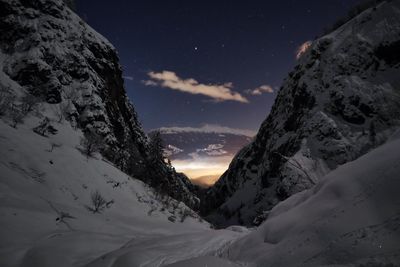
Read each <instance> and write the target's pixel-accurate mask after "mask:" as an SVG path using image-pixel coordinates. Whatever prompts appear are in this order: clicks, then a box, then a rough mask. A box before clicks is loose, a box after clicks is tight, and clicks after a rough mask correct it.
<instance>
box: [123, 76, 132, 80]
mask: <svg viewBox="0 0 400 267" xmlns="http://www.w3.org/2000/svg"><path fill="white" fill-rule="evenodd" d="M122 78H124V79H125V80H130V81H133V77H132V76H122Z"/></svg>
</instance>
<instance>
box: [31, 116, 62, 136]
mask: <svg viewBox="0 0 400 267" xmlns="http://www.w3.org/2000/svg"><path fill="white" fill-rule="evenodd" d="M33 131H34V132H35V133H37V134H39V135H41V136H44V137H47V136H48V135H49V134H53V135H54V134H57V132H58V130H57V129H56V128H54V127H53V126H52V125H51V124H50V119H49V118H47V117H45V118H44V119H43V120H42V121H41V122H40V123H39V125H38V126H36V127H35V128H33Z"/></svg>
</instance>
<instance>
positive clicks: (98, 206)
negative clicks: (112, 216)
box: [85, 190, 114, 213]
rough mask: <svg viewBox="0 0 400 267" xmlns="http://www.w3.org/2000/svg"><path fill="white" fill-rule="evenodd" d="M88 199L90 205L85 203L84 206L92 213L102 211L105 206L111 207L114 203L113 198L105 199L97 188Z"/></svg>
mask: <svg viewBox="0 0 400 267" xmlns="http://www.w3.org/2000/svg"><path fill="white" fill-rule="evenodd" d="M90 199H91V202H92V203H91V204H92V206H88V205H86V206H85V207H86V209H87V210H89V211H91V212H93V213H102V212H103V211H104V209H105V208H109V207H111V205H112V204H113V203H114V200H110V201H107V200H106V199H105V198H104V197H103V196H102V195H101V194H100V193H99V191H97V190H96V191H95V192H93V193H92V194H91V195H90Z"/></svg>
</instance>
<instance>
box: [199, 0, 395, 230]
mask: <svg viewBox="0 0 400 267" xmlns="http://www.w3.org/2000/svg"><path fill="white" fill-rule="evenodd" d="M398 55H400V1H384V2H383V3H381V4H379V5H378V6H377V7H375V8H370V9H367V10H366V11H364V12H363V13H361V14H360V15H358V16H357V17H355V18H354V19H352V20H350V21H349V22H348V23H346V24H344V25H343V26H341V27H340V28H338V29H337V30H335V31H334V32H332V33H331V34H328V35H326V36H323V37H322V38H320V39H317V40H315V41H313V43H312V45H311V47H310V48H309V49H308V51H307V52H306V53H305V54H303V56H302V57H301V58H300V60H299V62H298V65H297V66H296V67H295V68H294V70H293V71H292V72H291V73H289V76H288V77H287V78H286V79H285V80H284V82H283V85H282V87H281V89H280V91H279V94H278V96H277V99H276V101H275V104H274V106H273V108H272V110H271V113H270V114H269V115H268V117H267V119H266V120H265V121H264V122H263V123H262V125H261V127H260V130H259V132H258V134H257V136H256V138H255V140H254V141H253V142H252V143H251V144H249V145H248V146H246V147H245V148H243V149H242V150H241V151H240V152H239V153H238V154H237V155H236V157H235V158H234V160H233V161H232V163H231V164H230V167H229V169H228V170H227V171H226V173H225V174H224V175H223V176H222V177H221V178H220V180H219V181H218V182H217V183H216V184H215V186H214V187H212V188H211V189H210V190H209V191H208V193H207V195H206V197H205V199H204V210H203V212H204V213H205V214H208V218H209V219H210V220H211V221H213V222H215V223H217V224H219V225H220V226H224V225H230V224H237V223H239V224H246V225H251V224H253V223H256V224H257V223H259V222H260V221H262V219H263V218H265V217H266V216H267V215H268V211H269V210H270V209H271V208H272V207H273V206H274V205H276V204H277V203H278V202H279V201H282V200H284V199H286V198H287V197H289V196H291V195H293V194H295V193H297V192H300V191H302V190H305V189H307V188H310V187H312V186H313V185H314V184H315V183H316V182H317V181H318V180H319V179H321V177H323V176H324V175H325V174H327V173H328V172H330V171H331V170H333V169H335V168H337V167H338V166H340V165H342V164H344V163H346V162H349V161H352V160H354V159H356V158H358V157H360V156H361V155H363V154H365V153H366V152H367V151H369V150H371V149H373V148H374V147H376V146H378V145H379V144H381V143H383V142H385V140H386V138H387V136H388V135H389V134H390V133H391V132H393V131H394V130H395V129H396V128H397V127H398V125H399V119H400V59H399V56H398ZM254 220H256V221H255V222H254Z"/></svg>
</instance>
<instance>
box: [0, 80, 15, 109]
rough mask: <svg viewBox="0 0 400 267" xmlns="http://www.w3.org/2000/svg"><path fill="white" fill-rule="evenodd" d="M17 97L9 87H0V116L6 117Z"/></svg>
mask: <svg viewBox="0 0 400 267" xmlns="http://www.w3.org/2000/svg"><path fill="white" fill-rule="evenodd" d="M14 101H15V95H14V93H13V92H12V91H11V89H10V88H9V87H5V86H2V85H0V116H2V115H6V114H7V113H8V112H9V111H10V110H11V109H12V108H13V104H14Z"/></svg>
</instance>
